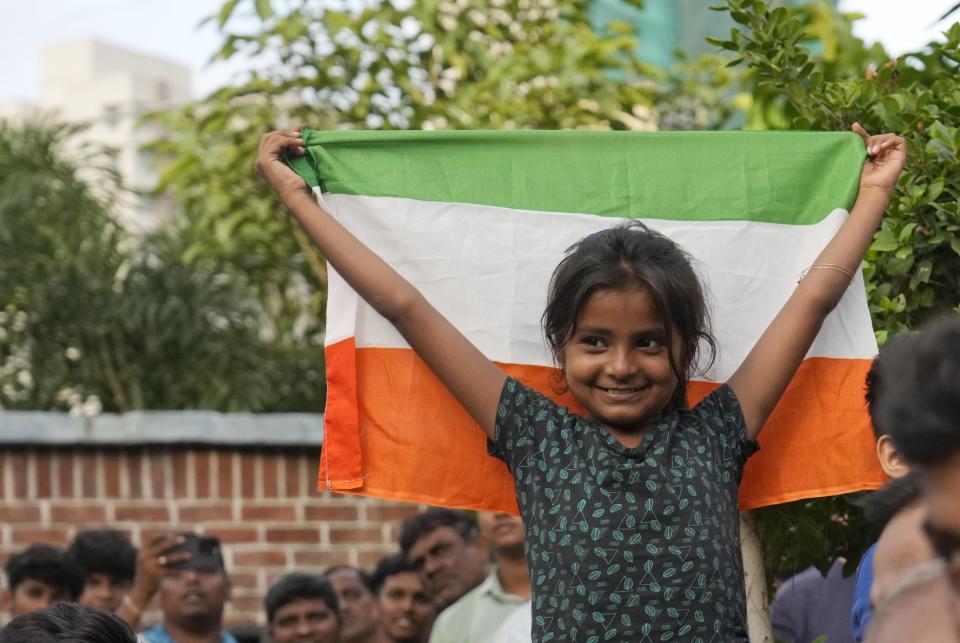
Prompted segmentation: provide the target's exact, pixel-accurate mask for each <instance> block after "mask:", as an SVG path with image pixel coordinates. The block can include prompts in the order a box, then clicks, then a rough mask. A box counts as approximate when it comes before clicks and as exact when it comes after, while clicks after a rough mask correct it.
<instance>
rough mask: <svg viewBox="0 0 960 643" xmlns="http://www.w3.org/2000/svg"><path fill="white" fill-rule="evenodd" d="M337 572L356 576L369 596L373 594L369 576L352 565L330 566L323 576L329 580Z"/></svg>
mask: <svg viewBox="0 0 960 643" xmlns="http://www.w3.org/2000/svg"><path fill="white" fill-rule="evenodd" d="M337 572H350V573H352V574H356V576H357V578H358V579H360V583H361V584H362V585H363V586H364V587H366V588H367V591H369V592H370V593H371V594H372V593H373V584H372V582H371V579H370V574H369V573H367V572H366V571H364V570H362V569H360V568H359V567H354V566H353V565H331V566H330V567H327V568H326V569H325V570H323V576H324V577H325V578H327V579H329V578H330V576H332V575H333V574H336V573H337Z"/></svg>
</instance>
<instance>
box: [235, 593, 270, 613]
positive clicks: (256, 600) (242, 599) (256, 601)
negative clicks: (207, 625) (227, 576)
mask: <svg viewBox="0 0 960 643" xmlns="http://www.w3.org/2000/svg"><path fill="white" fill-rule="evenodd" d="M230 608H231V609H233V610H236V611H239V612H259V611H260V610H262V609H263V597H262V596H260V595H259V594H252V595H247V596H237V595H236V593H234V594H233V595H231V596H230Z"/></svg>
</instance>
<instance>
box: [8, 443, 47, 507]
mask: <svg viewBox="0 0 960 643" xmlns="http://www.w3.org/2000/svg"><path fill="white" fill-rule="evenodd" d="M34 458H35V461H36V470H37V474H36V475H37V498H49V497H50V496H52V495H53V479H52V477H53V475H52V469H53V467H52V466H51V462H50V454H49V453H48V452H44V451H40V452H38V453H37V454H36V455H35V456H34ZM0 494H2V492H0Z"/></svg>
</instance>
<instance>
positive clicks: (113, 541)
mask: <svg viewBox="0 0 960 643" xmlns="http://www.w3.org/2000/svg"><path fill="white" fill-rule="evenodd" d="M67 556H69V557H70V558H71V559H72V560H73V561H74V562H75V563H76V564H77V566H78V567H79V568H80V569H81V571H82V572H83V574H84V576H86V577H89V576H90V575H91V574H106V575H107V576H110V577H112V578H115V579H118V580H125V581H132V580H133V577H134V575H135V574H136V569H137V550H136V548H134V546H133V545H132V544H131V543H130V539H129V538H128V537H127V536H126V535H125V534H124V533H122V532H119V531H116V530H114V529H97V530H90V531H81V532H80V533H78V534H77V535H76V537H75V538H74V539H73V541H72V542H71V543H70V546H69V547H67Z"/></svg>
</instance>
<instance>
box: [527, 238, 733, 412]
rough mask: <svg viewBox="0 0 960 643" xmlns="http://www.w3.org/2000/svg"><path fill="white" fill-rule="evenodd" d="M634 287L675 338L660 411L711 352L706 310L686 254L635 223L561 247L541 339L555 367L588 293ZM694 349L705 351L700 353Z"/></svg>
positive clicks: (673, 405) (678, 402)
mask: <svg viewBox="0 0 960 643" xmlns="http://www.w3.org/2000/svg"><path fill="white" fill-rule="evenodd" d="M637 285H639V286H641V287H643V288H645V289H646V290H647V292H649V293H650V297H651V298H652V299H653V304H654V306H655V307H656V310H657V313H658V314H659V315H660V319H661V320H663V327H664V331H665V333H666V336H667V338H672V337H673V333H674V332H676V333H677V335H678V336H679V337H680V355H674V354H673V346H672V342H671V341H669V340H668V341H667V351H668V353H667V354H668V356H669V358H670V365H671V367H672V368H673V372H674V375H675V376H676V378H677V390H676V392H675V393H674V396H673V399H672V400H671V401H670V403H669V404H668V408H667V409H665V410H671V409H677V408H685V407H686V404H687V381H688V379H689V376H690V375H691V373H692V372H693V371H694V370H696V371H698V372H703V371H705V370H707V369H708V368H710V366H712V365H713V362H714V360H715V358H716V353H717V348H716V340H715V339H714V338H713V334H712V332H711V330H710V313H709V311H708V309H707V302H706V297H705V295H704V292H703V288H702V287H701V285H700V280H699V279H698V278H697V275H696V273H695V272H694V270H693V267H692V266H691V265H690V257H689V256H688V255H687V253H686V252H684V251H683V250H682V249H681V248H680V247H679V246H678V245H677V244H676V243H674V242H673V241H671V240H670V239H668V238H667V237H665V236H664V235H662V234H660V233H659V232H654V231H653V230H650V229H649V228H648V227H647V226H645V225H644V224H643V223H641V222H639V221H629V222H626V223H623V224H620V225H618V226H616V227H613V228H608V229H607V230H602V231H600V232H596V233H594V234H591V235H589V236H588V237H585V238H584V239H582V240H580V241H578V242H577V243H575V244H573V245H572V246H570V247H569V248H567V252H566V256H565V257H564V258H563V260H562V261H561V262H560V264H559V265H558V266H557V268H556V270H554V271H553V277H551V279H550V290H549V292H548V294H547V309H546V310H545V311H544V313H543V318H542V320H541V321H542V323H543V332H544V335H545V336H546V339H547V343H548V344H549V345H550V349H551V350H552V351H553V355H554V359H555V360H556V361H557V363H558V365H559V366H561V368H562V364H560V356H561V354H562V351H563V349H564V347H565V346H566V345H567V344H568V343H569V342H570V340H571V339H572V338H573V334H574V331H575V330H576V326H577V320H578V319H579V317H580V313H581V311H582V310H583V307H584V306H585V305H586V303H587V299H589V297H590V296H591V295H592V294H593V293H595V292H598V291H601V290H625V289H627V288H630V287H631V286H637ZM701 347H702V348H705V349H706V353H707V354H706V355H701Z"/></svg>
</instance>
